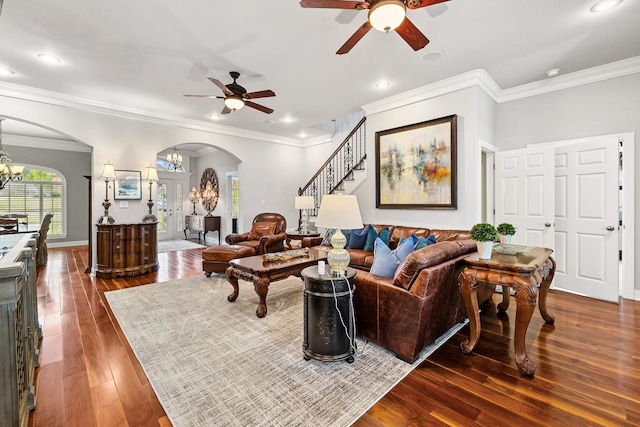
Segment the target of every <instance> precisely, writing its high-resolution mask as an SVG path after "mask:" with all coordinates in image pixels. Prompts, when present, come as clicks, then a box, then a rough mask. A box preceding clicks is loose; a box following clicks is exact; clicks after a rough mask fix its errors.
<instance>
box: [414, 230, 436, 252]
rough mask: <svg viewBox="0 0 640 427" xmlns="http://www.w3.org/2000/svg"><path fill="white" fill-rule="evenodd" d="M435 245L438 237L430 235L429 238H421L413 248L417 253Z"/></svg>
mask: <svg viewBox="0 0 640 427" xmlns="http://www.w3.org/2000/svg"><path fill="white" fill-rule="evenodd" d="M434 243H436V236H434V235H433V234H430V235H429V237H420V238H419V239H418V241H417V242H416V244H415V245H414V246H413V249H414V250H416V251H417V250H418V249H422V248H424V247H427V246H429V245H433V244H434Z"/></svg>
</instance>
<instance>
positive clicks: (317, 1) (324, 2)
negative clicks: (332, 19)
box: [300, 0, 369, 10]
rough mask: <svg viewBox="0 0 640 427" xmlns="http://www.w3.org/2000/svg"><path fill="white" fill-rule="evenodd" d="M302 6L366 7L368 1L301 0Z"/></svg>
mask: <svg viewBox="0 0 640 427" xmlns="http://www.w3.org/2000/svg"><path fill="white" fill-rule="evenodd" d="M300 6H302V7H312V8H319V9H356V10H362V9H368V8H369V3H368V2H366V1H342V0H302V1H301V2H300Z"/></svg>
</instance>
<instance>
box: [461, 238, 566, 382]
mask: <svg viewBox="0 0 640 427" xmlns="http://www.w3.org/2000/svg"><path fill="white" fill-rule="evenodd" d="M552 252H553V251H552V250H551V249H547V248H538V247H527V248H525V249H523V253H517V254H514V255H506V254H498V253H496V252H495V251H494V252H493V253H492V255H491V259H480V258H479V256H478V253H477V252H476V253H474V254H471V255H469V256H468V257H466V258H465V259H464V262H465V264H466V266H465V267H464V269H463V270H462V272H461V273H460V275H459V276H458V282H459V283H460V291H461V293H462V299H463V300H464V305H465V307H466V309H467V315H468V316H469V339H468V340H466V341H464V342H462V343H461V344H460V350H461V351H462V352H463V353H471V352H472V351H473V349H474V348H475V347H476V344H478V340H479V339H480V330H481V327H480V315H479V313H478V299H477V291H478V286H479V284H480V283H490V284H494V285H501V286H502V288H503V292H502V302H501V303H500V304H498V310H499V311H506V310H507V308H509V300H510V292H509V290H510V288H513V289H514V290H515V295H514V297H515V299H516V304H517V308H516V327H515V332H514V341H513V346H514V349H515V356H516V365H517V366H518V370H519V371H520V373H521V374H522V375H525V376H529V377H533V376H534V374H535V371H536V366H535V363H533V361H531V359H529V357H528V356H527V351H526V349H525V338H526V335H527V327H528V326H529V322H530V321H531V316H532V315H533V311H534V309H535V307H536V299H537V295H538V287H540V300H539V303H538V307H539V309H540V314H541V315H542V318H543V319H544V320H545V322H546V323H548V324H553V322H554V321H555V318H554V317H553V316H552V315H551V314H549V312H548V311H547V294H548V292H549V286H550V285H551V281H552V280H553V276H554V274H555V269H556V262H555V260H554V259H553V258H552V257H551V253H552Z"/></svg>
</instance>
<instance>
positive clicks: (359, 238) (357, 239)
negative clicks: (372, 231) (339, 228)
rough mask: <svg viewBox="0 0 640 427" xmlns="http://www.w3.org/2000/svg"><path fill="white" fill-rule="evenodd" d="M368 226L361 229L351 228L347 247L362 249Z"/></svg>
mask: <svg viewBox="0 0 640 427" xmlns="http://www.w3.org/2000/svg"><path fill="white" fill-rule="evenodd" d="M368 231H369V227H368V226H367V227H363V228H362V230H351V238H350V239H349V248H351V249H362V248H364V242H365V240H366V239H367V232H368Z"/></svg>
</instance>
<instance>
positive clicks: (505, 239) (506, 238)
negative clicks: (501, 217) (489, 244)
mask: <svg viewBox="0 0 640 427" xmlns="http://www.w3.org/2000/svg"><path fill="white" fill-rule="evenodd" d="M498 237H499V238H500V243H504V244H505V245H510V244H511V238H512V237H513V234H500V236H498Z"/></svg>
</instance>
